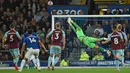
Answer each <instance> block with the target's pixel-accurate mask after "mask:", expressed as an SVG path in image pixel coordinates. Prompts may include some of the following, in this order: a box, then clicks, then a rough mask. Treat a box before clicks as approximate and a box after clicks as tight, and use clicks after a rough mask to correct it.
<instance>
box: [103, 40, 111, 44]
mask: <svg viewBox="0 0 130 73" xmlns="http://www.w3.org/2000/svg"><path fill="white" fill-rule="evenodd" d="M109 42H110V40H106V41H102V44H107V43H109Z"/></svg>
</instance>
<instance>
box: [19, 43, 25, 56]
mask: <svg viewBox="0 0 130 73" xmlns="http://www.w3.org/2000/svg"><path fill="white" fill-rule="evenodd" d="M25 46H26V43H23V45H22V49H21V53H20V57H21V58H23V52H24V49H25Z"/></svg>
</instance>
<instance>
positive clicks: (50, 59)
mask: <svg viewBox="0 0 130 73" xmlns="http://www.w3.org/2000/svg"><path fill="white" fill-rule="evenodd" d="M51 62H52V57H51V56H49V58H48V66H49V67H50V65H51Z"/></svg>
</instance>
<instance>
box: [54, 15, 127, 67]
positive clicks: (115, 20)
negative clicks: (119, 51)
mask: <svg viewBox="0 0 130 73" xmlns="http://www.w3.org/2000/svg"><path fill="white" fill-rule="evenodd" d="M68 17H71V18H72V20H74V21H75V22H76V23H77V24H78V25H79V26H80V27H81V29H83V32H84V34H85V35H86V36H90V37H94V38H102V36H101V35H103V36H104V33H103V34H101V35H100V36H99V37H97V36H96V37H95V34H97V33H95V31H94V30H95V29H96V28H97V26H94V27H91V26H93V25H95V24H101V26H103V29H104V32H108V33H107V34H110V33H111V32H112V27H113V25H115V24H127V27H128V28H130V25H129V22H130V15H52V30H54V29H55V23H57V22H60V23H61V26H62V27H63V29H64V30H65V33H66V35H68V30H70V31H73V30H72V29H70V27H69V24H68V22H67V19H68ZM84 24H86V25H84ZM89 24H90V25H89ZM91 24H93V25H91ZM108 24H110V27H111V28H109V27H107V25H108ZM105 25H106V26H105ZM66 27H68V28H66ZM86 27H87V28H86ZM95 27H96V28H95ZM110 29H111V31H110ZM70 34H71V35H69V36H68V37H66V39H68V38H70V39H73V40H75V38H76V39H77V37H76V35H75V34H73V33H70ZM73 40H71V41H70V42H71V43H73ZM67 41H68V40H67ZM67 41H66V42H67ZM75 41H76V45H74V46H72V47H71V48H70V46H69V47H66V48H67V50H66V49H65V51H66V53H67V54H63V55H64V56H65V58H67V59H68V60H73V61H79V60H80V55H81V54H82V51H85V52H87V54H88V55H89V56H90V58H89V60H90V61H88V62H87V63H88V64H87V65H92V64H91V63H95V64H99V63H101V64H103V63H104V64H105V65H107V64H106V63H107V62H109V63H110V65H111V66H113V64H114V62H113V57H111V58H107V56H106V54H104V53H102V55H103V56H104V60H103V61H99V63H97V61H96V62H95V61H93V58H94V56H96V55H97V53H96V52H95V49H92V48H89V47H88V46H86V45H84V44H83V43H82V42H78V43H79V44H77V40H75ZM70 42H67V43H66V45H67V46H68V45H70V44H71V43H70ZM96 44H98V45H99V46H101V47H103V48H105V49H108V50H109V49H110V50H111V45H110V44H109V46H108V45H105V47H104V46H102V44H101V43H100V44H99V43H96ZM72 45H73V44H72ZM77 46H78V47H77ZM69 49H73V51H71V52H70V51H69ZM125 52H127V51H125ZM66 55H67V56H66ZM106 60H111V61H106ZM70 64H71V65H77V64H79V65H81V64H83V65H84V64H86V62H84V63H80V62H71V63H70ZM95 64H94V65H95Z"/></svg>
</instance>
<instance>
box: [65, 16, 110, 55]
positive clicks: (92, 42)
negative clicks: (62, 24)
mask: <svg viewBox="0 0 130 73" xmlns="http://www.w3.org/2000/svg"><path fill="white" fill-rule="evenodd" d="M67 21H68V23H69V25H70V27H71V28H72V29H73V31H74V32H75V33H76V35H77V37H78V39H79V40H80V42H82V43H84V44H85V45H86V46H88V47H90V48H96V49H98V50H100V51H103V52H107V54H108V56H110V54H111V52H110V51H109V50H106V49H104V48H102V47H99V46H98V45H96V44H95V42H100V41H103V40H107V39H106V38H99V39H98V38H93V37H89V36H86V35H85V34H84V33H83V30H82V29H81V28H80V27H79V26H78V25H77V24H76V23H75V22H74V21H73V20H72V19H71V18H68V20H67Z"/></svg>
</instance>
